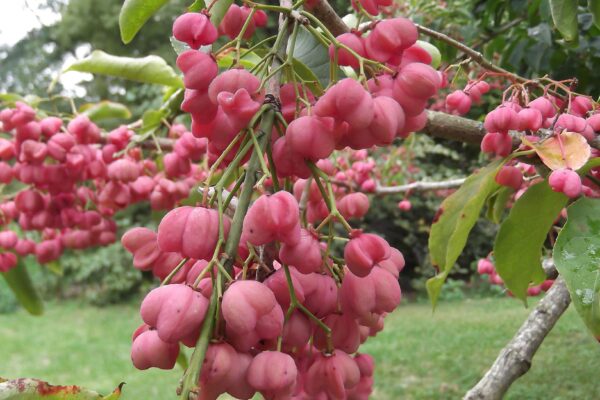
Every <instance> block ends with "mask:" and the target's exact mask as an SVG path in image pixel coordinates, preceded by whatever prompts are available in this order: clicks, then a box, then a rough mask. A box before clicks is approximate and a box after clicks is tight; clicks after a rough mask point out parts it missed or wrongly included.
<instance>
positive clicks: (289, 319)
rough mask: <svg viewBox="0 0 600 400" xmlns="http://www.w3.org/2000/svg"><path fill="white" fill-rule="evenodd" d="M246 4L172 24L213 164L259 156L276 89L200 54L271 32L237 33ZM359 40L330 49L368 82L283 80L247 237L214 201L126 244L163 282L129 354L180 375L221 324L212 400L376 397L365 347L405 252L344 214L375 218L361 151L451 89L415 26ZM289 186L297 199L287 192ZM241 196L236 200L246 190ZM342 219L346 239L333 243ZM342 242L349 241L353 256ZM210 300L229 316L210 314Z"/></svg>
mask: <svg viewBox="0 0 600 400" xmlns="http://www.w3.org/2000/svg"><path fill="white" fill-rule="evenodd" d="M380 3H382V2H380ZM379 5H384V4H379ZM240 9H244V7H241V8H239V7H238V8H235V7H234V8H233V9H230V10H229V11H228V13H227V16H226V17H225V19H224V20H223V22H222V23H221V25H220V26H219V29H218V30H217V29H215V28H214V26H212V25H211V24H210V20H209V18H208V16H207V15H206V14H205V13H187V14H184V15H182V16H180V17H179V18H177V20H176V21H175V23H174V26H173V34H174V36H175V38H176V39H178V40H180V41H183V42H185V43H187V44H188V45H189V46H190V50H187V51H184V52H183V53H181V54H180V55H179V56H178V59H177V65H178V67H179V68H180V69H181V71H182V72H183V74H184V85H185V100H184V102H183V104H182V109H183V110H184V111H186V112H188V113H190V114H191V117H192V129H191V134H192V135H193V136H194V137H195V138H197V139H204V140H206V142H205V144H206V149H207V151H208V154H209V159H210V160H211V161H214V160H216V159H219V160H220V161H222V162H224V163H225V164H227V163H230V164H229V166H230V167H231V166H232V165H235V166H237V165H242V164H243V163H244V162H245V161H247V160H248V159H249V158H250V156H251V154H252V152H253V147H252V143H253V141H255V140H256V139H255V138H252V135H257V134H258V133H255V131H256V130H257V125H258V119H259V118H257V117H256V116H257V115H260V114H261V112H262V110H263V109H264V107H263V100H264V98H265V91H264V89H263V88H264V87H265V81H264V80H263V81H261V80H260V79H259V78H258V77H257V76H256V75H254V74H252V73H251V72H249V71H247V70H245V69H242V68H238V67H234V68H232V69H228V70H225V71H221V72H220V71H219V68H218V65H217V62H216V57H215V56H214V55H213V54H211V53H209V52H205V51H204V48H201V47H202V46H205V45H210V44H212V43H214V41H215V40H216V39H217V37H218V36H219V35H220V34H224V35H227V36H229V37H230V38H233V39H235V40H238V39H240V40H241V39H248V38H250V37H251V35H252V31H253V29H251V30H250V31H243V27H244V26H245V27H246V28H248V27H252V28H254V27H256V26H260V25H261V24H260V23H259V21H256V20H255V18H257V15H258V13H256V12H255V13H254V14H253V13H252V12H248V11H246V12H245V13H244V12H242V13H241V14H240V15H242V18H243V19H244V21H243V22H242V23H240V22H239V20H237V18H238V17H236V15H238V13H240V11H238V10H240ZM258 18H259V20H261V19H262V18H263V16H262V15H261V16H259V17H258ZM234 19H235V21H234ZM232 21H233V22H232ZM236 21H237V22H236ZM234 25H235V29H234ZM348 35H349V36H348ZM348 35H342V36H339V37H338V38H336V39H335V40H334V41H333V43H332V48H331V49H330V55H331V58H332V60H334V61H335V60H337V61H338V63H339V64H340V65H349V66H352V67H355V68H356V69H358V70H361V72H362V66H363V63H364V62H367V61H365V60H369V61H368V62H371V63H376V64H378V65H379V66H380V68H379V69H380V72H381V73H380V74H377V75H376V76H372V77H370V79H369V80H368V81H367V80H366V78H365V79H361V80H355V79H351V78H345V79H341V80H339V81H338V82H336V83H334V84H332V85H330V87H328V88H327V90H326V91H325V93H324V94H322V96H320V97H319V98H318V99H317V98H316V97H315V95H314V94H313V93H312V92H311V91H310V90H309V88H308V87H307V86H305V85H303V84H300V83H297V82H286V83H283V84H281V85H280V100H281V108H280V110H281V117H282V118H281V119H277V120H276V123H275V124H276V125H277V124H279V126H278V127H277V129H275V128H273V129H272V132H270V134H271V140H270V142H269V143H268V145H267V152H268V153H269V154H268V155H261V157H263V160H262V161H264V164H265V165H266V164H269V167H268V168H269V171H267V173H269V172H271V176H270V177H269V178H268V179H265V180H262V181H261V185H260V186H259V187H258V189H259V192H260V193H259V194H260V195H259V196H258V197H256V198H255V199H254V201H253V202H252V204H251V205H250V207H249V208H248V210H247V213H246V214H245V215H244V216H243V223H242V226H241V229H239V230H238V229H237V227H236V222H235V218H234V220H232V219H230V218H229V217H228V216H227V215H225V213H224V212H223V208H222V206H221V205H219V206H218V207H217V205H216V204H215V203H214V201H211V202H208V201H206V200H207V199H204V201H203V202H202V204H201V205H197V206H194V207H192V206H185V207H178V208H175V209H173V210H171V211H169V212H168V213H167V214H166V215H165V217H164V218H163V219H162V221H161V222H160V224H159V226H158V230H157V232H154V231H152V230H150V229H147V228H134V229H132V230H130V231H129V232H127V233H126V234H125V235H124V236H123V238H122V243H123V245H124V247H125V248H126V249H127V250H128V251H129V252H131V253H132V255H133V257H134V267H136V268H138V269H142V270H151V271H152V272H153V273H154V275H155V276H157V277H159V278H161V279H162V280H163V284H162V285H161V286H160V287H158V288H156V289H154V290H152V291H151V292H150V293H149V294H148V295H147V296H146V298H145V299H144V301H143V303H142V306H141V310H140V313H141V316H142V319H143V321H144V324H143V325H142V326H140V328H138V330H136V332H135V333H134V335H133V345H132V352H131V356H132V360H133V363H134V365H135V366H136V367H137V368H140V369H146V368H150V367H158V368H172V367H173V366H174V364H175V362H176V359H177V356H178V354H179V351H180V347H179V346H180V345H184V346H188V347H195V346H197V345H198V344H199V343H200V342H198V340H199V335H200V333H201V331H202V330H203V328H204V327H205V326H206V324H211V325H208V326H213V325H214V326H213V329H212V330H211V331H210V335H209V339H211V341H210V344H209V345H208V348H207V351H206V354H205V357H204V363H203V364H202V368H201V371H200V378H199V382H198V384H199V386H200V390H201V393H202V396H203V397H202V398H207V399H209V398H216V397H217V396H218V395H220V394H221V393H225V392H227V393H229V394H230V395H232V396H234V397H237V398H250V397H252V396H253V395H254V393H255V392H260V393H261V394H262V395H263V396H264V397H265V398H273V399H285V398H294V399H309V398H310V399H315V398H323V399H328V398H348V399H366V398H368V396H369V394H370V392H371V390H372V383H373V368H374V363H373V360H372V358H371V357H369V356H368V355H365V354H360V353H358V350H359V346H360V344H361V343H363V342H364V341H365V340H367V338H368V337H369V336H374V335H375V334H377V332H379V331H380V330H381V329H382V328H383V322H384V318H385V316H386V314H388V313H390V312H392V311H393V310H394V309H395V308H396V307H397V306H398V304H399V303H400V299H401V290H400V285H399V283H398V277H399V273H400V271H401V270H402V268H403V267H404V258H403V256H402V254H401V253H400V252H399V251H398V250H396V249H393V248H392V247H391V246H390V245H389V244H388V242H387V241H386V240H385V239H383V238H381V237H380V236H378V235H375V234H372V233H366V232H363V231H362V230H358V229H353V228H352V227H351V226H350V224H349V223H348V220H351V219H353V218H361V217H363V216H364V215H365V214H366V212H367V211H368V208H369V199H368V197H367V196H366V195H365V194H364V193H362V192H360V191H359V190H357V189H360V190H362V191H366V192H370V191H374V190H375V186H376V185H375V172H374V168H375V162H374V161H373V160H370V159H368V158H367V152H366V149H369V148H371V147H373V146H386V145H389V144H391V143H392V141H393V140H394V139H395V138H396V137H405V136H406V135H408V134H409V133H410V132H412V131H414V130H416V129H419V128H420V127H422V126H423V125H424V123H425V121H426V114H425V108H426V106H427V104H428V100H429V99H430V98H431V97H432V96H434V95H435V94H436V93H437V91H438V90H439V89H440V87H441V86H442V83H443V82H442V76H441V75H440V73H439V72H437V71H436V70H434V69H433V68H432V67H431V66H429V65H428V63H429V62H431V57H430V56H428V54H426V55H424V54H423V53H424V50H423V49H421V48H420V47H419V48H417V46H416V45H415V43H416V40H417V30H416V28H415V26H414V24H412V22H410V21H409V20H407V19H405V18H394V19H390V20H385V21H381V22H379V23H377V24H373V26H372V31H371V32H370V33H369V34H368V35H365V37H364V38H363V37H362V36H363V35H359V34H358V33H352V34H348ZM425 53H426V52H425ZM260 133H261V134H264V133H265V132H260ZM347 147H350V148H351V149H354V151H353V152H350V153H349V155H348V156H347V157H343V156H340V157H338V158H337V159H336V160H335V162H333V161H331V160H330V159H329V157H330V156H331V155H332V154H333V152H334V151H335V150H341V149H344V148H347ZM176 153H177V152H176V151H175V152H174V154H176ZM191 153H193V152H192V151H191V152H190V154H191ZM177 156H178V155H177ZM172 157H173V158H174V157H175V156H172ZM165 158H166V156H165ZM165 164H166V163H165ZM174 164H175V163H174ZM265 170H266V169H265V168H263V172H264V171H265ZM278 179H282V180H285V181H286V185H285V187H286V188H287V189H288V190H289V191H286V190H281V189H279V187H278V185H277V184H276V183H275V182H276V181H277V180H278ZM239 183H240V184H241V183H242V182H241V181H240V182H239ZM231 189H232V190H233V191H234V193H237V192H236V191H237V190H239V189H240V186H239V185H233V187H232V188H231ZM242 190H243V189H242ZM219 195H220V194H218V193H217V194H216V195H215V196H219ZM219 203H220V202H219ZM215 207H217V208H216V209H215ZM236 215H237V214H236ZM337 223H341V225H342V226H343V227H344V228H345V229H346V233H347V237H340V236H337V233H336V229H335V226H334V225H335V224H337ZM317 225H318V226H317ZM236 234H237V235H240V236H239V238H240V240H239V244H238V245H237V249H236V251H234V252H233V255H232V254H231V253H227V255H226V257H225V258H224V256H223V245H224V243H230V242H231V240H230V239H231V236H232V235H236ZM233 242H234V243H237V241H235V240H233ZM334 243H342V244H343V251H342V252H341V253H343V254H341V255H339V256H338V255H337V254H339V253H340V247H339V246H338V245H337V244H334ZM229 267H231V268H229ZM216 294H217V296H216V297H215V295H216ZM213 299H216V301H217V302H218V307H217V312H216V313H214V314H211V313H209V311H208V310H209V309H210V307H209V305H210V304H212V303H211V301H214V300H213Z"/></svg>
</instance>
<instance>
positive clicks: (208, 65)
mask: <svg viewBox="0 0 600 400" xmlns="http://www.w3.org/2000/svg"><path fill="white" fill-rule="evenodd" d="M177 67H178V68H179V69H180V70H181V72H183V84H184V85H185V87H186V88H188V89H194V90H205V89H206V88H208V86H209V85H210V84H211V82H213V80H214V79H215V77H216V76H217V73H218V67H217V63H216V62H215V60H214V59H213V58H212V57H211V56H209V55H208V54H206V53H203V52H201V51H198V50H187V51H184V52H183V53H181V54H180V55H179V56H178V57H177Z"/></svg>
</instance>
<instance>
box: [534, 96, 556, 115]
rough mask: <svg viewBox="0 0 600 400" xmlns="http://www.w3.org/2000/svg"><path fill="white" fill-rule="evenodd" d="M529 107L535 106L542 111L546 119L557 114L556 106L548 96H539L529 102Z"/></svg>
mask: <svg viewBox="0 0 600 400" xmlns="http://www.w3.org/2000/svg"><path fill="white" fill-rule="evenodd" d="M527 107H529V108H535V109H537V110H539V111H540V112H541V113H542V117H543V118H544V119H547V118H553V117H554V116H555V115H556V108H555V107H554V105H553V104H552V102H551V101H550V100H549V99H547V98H546V97H538V98H537V99H535V100H532V101H530V102H529V104H527Z"/></svg>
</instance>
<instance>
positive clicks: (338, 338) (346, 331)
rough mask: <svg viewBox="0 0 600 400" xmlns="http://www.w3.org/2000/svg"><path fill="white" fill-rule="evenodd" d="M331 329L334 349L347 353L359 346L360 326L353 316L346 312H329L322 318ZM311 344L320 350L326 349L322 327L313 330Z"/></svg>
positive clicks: (353, 351)
mask: <svg viewBox="0 0 600 400" xmlns="http://www.w3.org/2000/svg"><path fill="white" fill-rule="evenodd" d="M323 323H325V325H327V326H328V327H329V328H330V329H331V341H332V344H333V346H334V347H335V348H336V349H340V350H342V351H344V352H346V353H348V354H352V353H355V352H356V351H357V350H358V346H360V328H359V325H358V322H357V321H356V319H355V318H353V317H352V316H350V315H346V314H341V315H340V314H331V315H328V316H327V317H325V319H323ZM313 344H314V346H315V347H316V348H318V349H320V350H326V349H327V337H326V335H325V334H324V332H323V330H322V329H317V330H315V335H314V337H313Z"/></svg>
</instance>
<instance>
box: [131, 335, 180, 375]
mask: <svg viewBox="0 0 600 400" xmlns="http://www.w3.org/2000/svg"><path fill="white" fill-rule="evenodd" d="M140 328H142V329H144V328H145V329H148V327H145V326H144V325H142V327H140ZM140 328H138V331H140ZM136 333H137V331H136ZM134 335H135V334H134ZM178 355H179V345H178V344H177V343H167V342H164V341H163V340H161V339H160V338H159V337H158V332H157V331H154V330H145V331H144V330H142V332H141V333H138V334H137V335H135V336H134V338H133V344H132V346H131V361H133V365H134V366H135V367H136V368H137V369H141V370H144V369H148V368H152V367H156V368H160V369H173V367H174V366H175V362H176V361H177V356H178Z"/></svg>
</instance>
